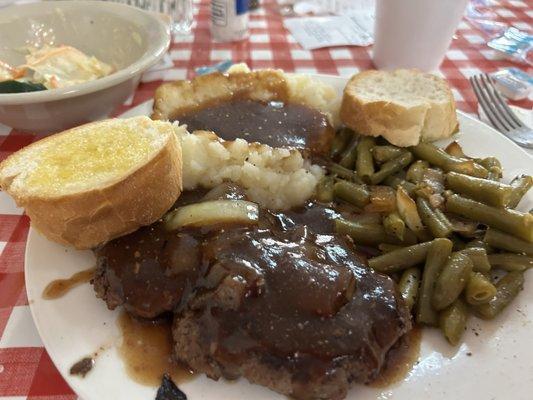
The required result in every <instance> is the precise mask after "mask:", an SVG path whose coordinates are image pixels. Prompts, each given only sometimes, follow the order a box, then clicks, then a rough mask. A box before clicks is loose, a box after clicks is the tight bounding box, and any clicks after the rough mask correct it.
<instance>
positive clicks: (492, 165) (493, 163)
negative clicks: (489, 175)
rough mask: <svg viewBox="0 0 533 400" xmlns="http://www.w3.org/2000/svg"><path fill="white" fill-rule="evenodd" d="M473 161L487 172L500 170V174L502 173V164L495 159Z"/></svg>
mask: <svg viewBox="0 0 533 400" xmlns="http://www.w3.org/2000/svg"><path fill="white" fill-rule="evenodd" d="M474 161H475V162H477V163H478V164H479V165H481V166H483V167H485V168H486V169H488V170H489V171H490V170H491V169H496V168H497V169H499V170H500V173H501V171H502V164H501V163H500V160H498V159H497V158H496V157H486V158H475V159H474Z"/></svg>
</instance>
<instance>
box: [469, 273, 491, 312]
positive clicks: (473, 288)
mask: <svg viewBox="0 0 533 400" xmlns="http://www.w3.org/2000/svg"><path fill="white" fill-rule="evenodd" d="M495 295H496V287H495V286H494V285H493V284H492V283H491V282H490V280H489V279H488V278H487V277H486V276H484V275H483V274H480V273H479V272H471V273H470V278H469V279H468V283H467V284H466V289H465V298H466V301H467V303H468V304H472V305H474V306H477V305H479V304H485V303H488V302H489V301H491V300H492V298H493V297H494V296H495Z"/></svg>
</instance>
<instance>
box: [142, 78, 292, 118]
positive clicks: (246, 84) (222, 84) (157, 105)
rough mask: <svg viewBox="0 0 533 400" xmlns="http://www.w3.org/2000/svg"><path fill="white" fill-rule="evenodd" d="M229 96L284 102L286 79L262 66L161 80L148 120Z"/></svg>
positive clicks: (185, 111)
mask: <svg viewBox="0 0 533 400" xmlns="http://www.w3.org/2000/svg"><path fill="white" fill-rule="evenodd" d="M233 98H247V99H250V100H257V101H271V100H278V101H287V100H288V86H287V81H286V80H285V77H284V76H283V73H282V72H280V71H277V70H272V69H266V70H259V71H251V72H236V73H232V74H229V75H224V74H221V73H212V74H208V75H202V76H198V77H196V78H195V79H193V80H190V81H186V80H180V81H176V82H171V83H165V84H163V85H161V86H160V87H158V88H157V90H156V92H155V95H154V110H153V113H152V119H156V120H173V119H176V118H178V117H179V116H180V115H183V114H185V113H187V112H189V111H191V110H195V109H200V108H204V107H208V106H209V105H212V104H216V103H220V102H224V101H229V100H231V99H233Z"/></svg>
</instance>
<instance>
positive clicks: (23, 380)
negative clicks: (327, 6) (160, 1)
mask: <svg viewBox="0 0 533 400" xmlns="http://www.w3.org/2000/svg"><path fill="white" fill-rule="evenodd" d="M261 3H262V5H263V6H262V8H260V9H259V10H257V11H254V12H252V14H251V16H250V37H249V39H247V40H245V41H242V42H238V43H214V42H213V41H212V39H211V35H210V32H209V8H208V5H209V2H208V1H199V2H196V3H195V13H196V24H195V27H194V29H193V32H192V34H191V35H190V36H187V37H176V38H175V41H174V43H173V44H172V46H171V49H170V52H169V56H170V58H168V57H167V60H168V61H169V62H168V66H167V67H166V68H164V69H162V70H159V71H150V72H148V73H147V74H145V76H144V78H143V82H142V83H141V84H140V85H139V87H138V89H137V90H136V92H135V94H134V96H133V97H132V98H131V99H129V100H128V102H127V103H126V104H124V105H123V106H121V107H120V108H119V109H118V110H115V111H114V114H113V115H118V114H120V113H122V112H124V111H126V110H128V109H129V108H131V107H133V106H135V105H137V104H140V103H142V102H144V101H146V100H148V99H150V98H151V97H152V96H153V93H154V91H155V89H156V88H157V87H158V86H159V85H160V84H161V82H162V81H173V80H177V79H184V78H192V77H193V76H194V69H195V68H196V67H199V66H205V65H212V64H214V63H216V62H219V61H222V60H228V59H231V60H233V61H234V62H245V63H247V64H248V65H249V66H250V67H251V68H254V69H257V68H281V69H283V70H285V71H294V72H299V73H321V74H331V75H340V76H346V77H348V76H351V75H352V74H354V73H355V72H357V71H361V70H365V69H370V68H372V60H371V54H372V48H371V47H336V48H325V49H318V50H313V51H307V50H303V49H302V48H301V47H300V46H299V45H298V44H297V43H296V41H295V40H294V38H292V37H291V36H290V35H289V33H288V32H287V31H286V30H285V28H284V27H283V17H282V16H281V15H280V13H279V6H278V4H277V3H276V2H275V1H273V0H263V1H262V2H261ZM532 5H533V3H532V1H531V0H524V1H519V0H517V1H500V2H499V3H497V4H496V5H495V6H494V8H493V11H495V13H496V14H497V18H498V19H499V20H500V21H502V22H505V23H507V24H509V25H514V26H516V27H517V28H519V29H522V30H529V31H530V30H531V29H532V23H533V7H532ZM485 42H486V38H485V37H484V34H483V33H482V32H481V31H479V30H477V29H476V28H474V26H473V25H472V24H471V22H469V21H468V20H467V19H464V20H463V21H462V22H461V24H460V25H459V28H458V30H457V32H456V35H455V36H454V39H453V42H452V45H451V48H450V49H449V50H448V52H447V53H446V57H445V59H444V61H443V63H442V65H441V67H440V71H439V73H440V74H441V75H442V76H443V77H445V78H446V79H447V80H448V82H449V83H450V85H451V87H452V91H453V94H454V97H455V100H456V102H457V107H458V108H459V109H460V110H463V111H465V112H467V113H472V114H475V113H476V112H477V102H476V99H475V96H474V93H473V91H472V89H471V88H470V84H469V82H468V77H469V76H471V75H473V74H477V73H480V72H492V71H495V70H498V69H499V68H503V67H511V66H515V67H521V68H523V69H525V66H524V65H518V64H516V63H513V62H511V61H509V60H505V59H501V57H499V56H498V55H497V54H496V53H495V51H493V50H491V49H489V48H488V47H487V46H486V44H485ZM170 60H171V62H170ZM529 72H530V73H531V72H532V69H531V68H530V69H529ZM514 104H517V105H520V106H522V107H527V108H529V109H531V108H532V102H531V101H528V100H525V101H522V102H519V103H514ZM38 139H39V136H37V135H33V134H29V133H22V132H16V131H13V130H11V129H10V128H8V127H6V126H3V125H0V161H1V160H3V159H5V158H6V157H7V156H9V155H10V154H11V153H13V152H14V151H17V150H19V149H20V148H22V147H24V146H26V145H28V144H30V143H32V142H33V141H35V140H38ZM0 197H1V198H0V400H7V399H9V400H14V399H17V400H23V399H35V400H37V399H39V400H60V399H61V400H67V399H68V400H70V399H76V398H77V396H76V395H75V394H74V393H73V391H72V390H71V389H70V388H69V386H68V385H67V383H66V382H65V381H64V380H63V378H62V377H61V375H60V374H59V373H58V371H57V370H56V368H55V367H54V365H53V363H52V361H51V359H50V357H49V356H48V354H47V352H46V350H45V349H44V348H43V344H42V342H41V340H40V339H39V335H38V333H37V331H36V329H35V326H34V324H33V321H32V317H31V314H30V309H29V306H28V299H27V296H26V289H25V287H24V252H25V246H26V238H27V234H28V229H29V225H30V221H29V218H28V217H27V216H26V215H24V214H23V210H21V209H20V208H17V207H16V206H15V205H14V203H13V202H12V201H11V200H10V199H8V196H7V194H6V193H4V192H0ZM51 277H52V275H51Z"/></svg>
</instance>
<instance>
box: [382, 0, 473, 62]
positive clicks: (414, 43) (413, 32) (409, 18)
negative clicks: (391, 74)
mask: <svg viewBox="0 0 533 400" xmlns="http://www.w3.org/2000/svg"><path fill="white" fill-rule="evenodd" d="M467 3H468V0H377V1H376V24H375V29H374V49H373V59H374V65H375V66H376V68H378V69H395V68H418V69H420V70H422V71H434V70H436V69H437V68H438V67H439V65H440V64H441V62H442V60H443V58H444V55H445V53H446V50H447V49H448V47H449V46H450V43H451V41H452V37H453V34H454V32H455V29H456V28H457V26H458V25H459V22H461V18H462V17H463V14H464V12H465V9H466V5H467Z"/></svg>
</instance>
